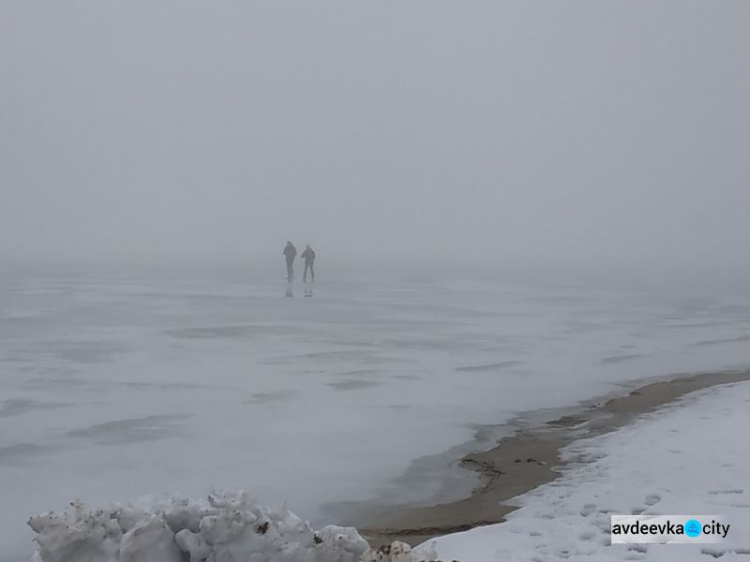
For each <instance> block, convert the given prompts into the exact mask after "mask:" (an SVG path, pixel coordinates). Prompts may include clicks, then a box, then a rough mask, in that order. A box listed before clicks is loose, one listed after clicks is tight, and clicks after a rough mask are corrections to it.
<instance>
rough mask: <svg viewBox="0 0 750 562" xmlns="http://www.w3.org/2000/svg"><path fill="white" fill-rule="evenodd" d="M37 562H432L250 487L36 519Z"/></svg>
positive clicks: (80, 508) (74, 508)
mask: <svg viewBox="0 0 750 562" xmlns="http://www.w3.org/2000/svg"><path fill="white" fill-rule="evenodd" d="M28 524H29V526H30V527H31V528H32V529H33V530H34V532H36V533H37V537H36V539H35V541H36V543H37V551H36V553H35V554H34V556H33V557H32V561H33V562H422V561H424V562H430V561H434V560H435V555H434V553H433V552H424V553H416V552H413V551H411V549H410V548H409V546H408V545H405V544H403V543H393V544H392V545H391V546H390V547H388V548H381V549H378V550H372V549H370V548H369V545H368V544H367V542H366V541H365V540H364V539H363V538H362V537H361V536H360V535H359V533H358V532H357V530H356V529H354V528H352V527H336V526H333V525H329V526H327V527H324V528H323V529H321V530H319V531H313V529H312V528H311V527H310V525H309V524H308V523H307V522H305V521H302V520H301V519H300V518H299V517H297V516H296V515H295V514H293V513H291V512H290V511H287V510H286V509H266V508H264V507H261V506H260V505H258V504H257V503H255V502H254V501H252V500H251V499H250V497H249V496H248V494H246V493H245V492H214V493H213V494H211V495H209V496H208V499H207V500H194V499H187V498H177V499H171V500H166V501H156V500H151V499H143V500H139V501H138V502H135V503H134V504H128V505H120V504H111V505H108V506H105V507H102V508H94V507H91V506H88V505H86V504H85V503H82V502H79V501H77V502H73V503H72V504H71V505H70V508H68V509H67V510H66V511H64V512H63V513H52V512H50V513H46V514H43V515H39V516H37V517H32V518H31V519H29V521H28Z"/></svg>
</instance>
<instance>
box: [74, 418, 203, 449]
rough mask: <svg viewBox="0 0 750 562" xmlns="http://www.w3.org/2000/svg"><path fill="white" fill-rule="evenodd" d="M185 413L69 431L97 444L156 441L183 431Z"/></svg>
mask: <svg viewBox="0 0 750 562" xmlns="http://www.w3.org/2000/svg"><path fill="white" fill-rule="evenodd" d="M188 417H190V416H188V415H186V414H179V415H165V416H147V417H144V418H132V419H125V420H116V421H111V422H106V423H100V424H96V425H92V426H90V427H87V428H85V429H76V430H73V431H69V432H68V435H69V436H71V437H78V438H83V439H88V440H90V441H93V442H94V443H97V444H99V445H127V444H130V443H140V442H143V441H158V440H160V439H167V438H169V437H176V436H179V435H181V434H182V433H183V424H182V423H181V421H182V420H184V419H186V418H188Z"/></svg>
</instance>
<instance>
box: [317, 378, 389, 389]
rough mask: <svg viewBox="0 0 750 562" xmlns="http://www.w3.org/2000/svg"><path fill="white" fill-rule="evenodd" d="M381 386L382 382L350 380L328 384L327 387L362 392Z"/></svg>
mask: <svg viewBox="0 0 750 562" xmlns="http://www.w3.org/2000/svg"><path fill="white" fill-rule="evenodd" d="M382 385H383V383H382V382H378V381H368V380H350V381H341V382H330V383H328V386H330V387H331V388H335V389H336V390H362V389H364V388H374V387H376V386H382Z"/></svg>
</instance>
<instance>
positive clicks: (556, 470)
mask: <svg viewBox="0 0 750 562" xmlns="http://www.w3.org/2000/svg"><path fill="white" fill-rule="evenodd" d="M748 380H750V370H746V369H742V370H733V371H722V372H707V373H698V374H692V375H675V376H672V377H669V378H665V379H660V380H657V381H655V382H651V383H647V384H644V385H642V386H639V387H636V388H635V389H632V390H629V391H627V393H626V394H623V395H616V394H615V395H608V396H605V397H600V398H599V399H594V400H589V401H587V402H585V403H582V404H580V405H579V406H578V407H574V408H571V409H568V410H567V411H568V412H571V413H567V414H565V415H562V416H560V417H558V418H556V419H553V420H550V421H546V422H543V423H541V424H537V425H534V426H530V427H525V428H521V429H518V430H515V431H513V432H512V433H511V434H510V435H508V436H506V437H504V438H502V439H501V440H500V441H498V442H497V444H496V445H495V446H494V447H492V448H491V449H489V450H486V451H482V452H477V453H471V454H468V455H466V456H464V457H462V458H461V460H460V463H459V464H460V466H461V467H462V468H464V469H468V470H471V471H474V473H476V475H477V476H478V477H479V484H478V485H477V486H476V487H475V488H474V489H473V490H472V491H471V493H470V495H469V496H468V497H465V498H462V499H459V500H456V501H450V502H445V503H439V504H435V505H427V506H414V505H409V504H405V505H396V506H387V507H378V508H373V509H371V510H369V512H366V513H364V514H360V517H359V521H357V522H356V523H355V525H356V527H357V529H358V530H359V532H360V533H361V534H362V536H363V537H364V538H365V539H366V540H367V541H368V542H370V544H371V545H374V546H377V545H380V544H389V543H391V542H392V541H395V540H398V541H403V542H406V543H408V544H410V545H412V546H415V545H417V544H420V543H422V542H425V541H427V540H430V539H432V538H434V537H437V536H441V535H446V534H450V533H456V532H461V531H467V530H469V529H473V528H475V527H481V526H485V525H492V524H496V523H501V522H503V521H504V520H505V516H506V515H508V514H509V513H510V512H512V511H514V510H515V509H517V508H516V507H515V506H512V505H509V504H508V503H507V502H508V501H509V500H511V499H512V498H514V497H517V496H520V495H522V494H524V493H526V492H529V491H531V490H533V489H535V488H537V487H539V486H541V485H543V484H546V483H549V482H552V481H554V480H555V479H557V478H558V477H559V476H560V475H561V471H560V469H561V468H562V467H564V466H565V463H564V462H563V461H562V459H561V458H560V451H561V450H562V449H563V448H564V447H566V446H568V445H569V444H571V443H572V442H574V441H576V440H579V439H586V438H589V437H594V436H597V435H602V434H605V433H609V432H611V431H614V430H616V429H618V428H620V427H622V426H624V425H627V424H628V423H629V422H630V421H632V420H633V419H635V418H636V417H638V416H640V415H642V414H646V413H648V412H652V411H654V410H656V409H658V408H660V407H662V406H665V405H667V404H670V403H672V402H675V401H677V400H678V399H679V398H681V397H682V396H684V395H686V394H688V393H690V392H694V391H697V390H701V389H704V388H709V387H712V386H716V385H722V384H728V383H732V382H740V381H748ZM612 396H613V397H612Z"/></svg>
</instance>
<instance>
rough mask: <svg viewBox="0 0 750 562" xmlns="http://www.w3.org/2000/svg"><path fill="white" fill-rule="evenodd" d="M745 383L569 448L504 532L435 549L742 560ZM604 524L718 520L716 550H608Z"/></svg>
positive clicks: (745, 542)
mask: <svg viewBox="0 0 750 562" xmlns="http://www.w3.org/2000/svg"><path fill="white" fill-rule="evenodd" d="M748 427H750V383H748V382H743V383H736V384H731V385H724V386H720V387H713V388H709V389H706V390H703V391H699V392H696V393H693V394H690V395H688V396H686V397H684V398H683V399H682V400H680V401H678V402H676V403H674V404H672V405H669V406H666V407H664V408H662V409H661V410H660V411H657V412H655V413H653V414H648V415H644V416H642V417H641V418H639V419H638V420H636V422H634V423H632V424H631V425H628V426H626V427H624V428H622V429H620V430H618V431H616V432H614V433H610V434H608V435H604V436H601V437H596V438H592V439H586V440H581V441H577V442H575V443H574V444H573V445H571V446H570V447H568V448H567V449H566V450H565V455H564V457H565V458H567V459H569V460H570V461H571V464H570V465H568V466H567V467H566V468H565V470H564V475H563V476H562V477H561V478H560V479H558V480H556V481H555V482H552V483H550V484H547V485H544V486H541V487H539V488H537V489H536V490H534V491H532V492H529V493H528V494H525V495H523V496H521V497H519V498H516V499H515V500H514V501H513V502H511V503H512V504H513V505H519V506H521V507H520V509H518V510H517V511H514V512H513V513H511V514H510V516H509V517H508V520H507V522H505V523H502V524H499V525H492V526H489V527H483V528H478V529H473V530H471V531H467V532H465V533H457V534H454V535H448V536H445V537H442V538H440V539H438V540H437V545H436V546H437V553H438V556H439V557H440V558H441V559H443V560H451V559H453V558H457V559H459V560H461V562H493V561H498V562H513V561H519V562H520V561H523V562H527V561H531V562H543V561H555V560H567V561H569V562H572V561H575V560H597V561H598V560H602V561H606V560H654V561H657V560H658V561H659V562H670V561H674V562H685V561H690V560H696V561H701V562H705V561H706V560H712V559H713V557H717V558H720V559H721V560H722V561H725V560H745V561H746V560H748V556H749V555H750V447H749V446H748V445H750V439H748V436H747V430H748ZM611 514H623V515H628V514H643V515H649V514H654V515H681V514H684V515H712V514H713V515H721V516H723V517H724V520H725V521H726V522H727V523H729V524H730V525H731V528H730V531H729V533H728V534H727V542H726V543H725V544H695V545H690V544H673V545H661V544H660V545H624V544H616V545H611V544H610V535H609V534H608V533H609V531H610V515H611Z"/></svg>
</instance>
